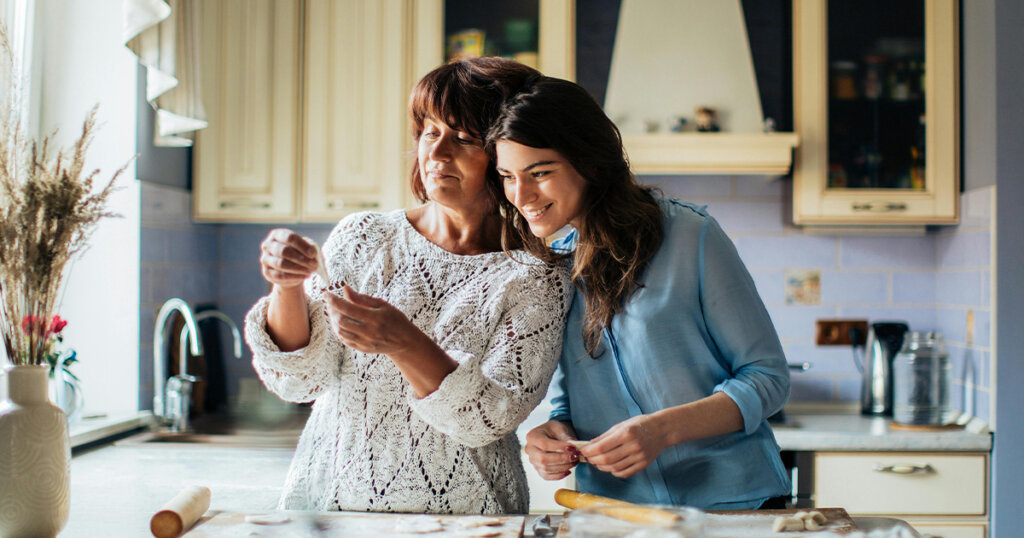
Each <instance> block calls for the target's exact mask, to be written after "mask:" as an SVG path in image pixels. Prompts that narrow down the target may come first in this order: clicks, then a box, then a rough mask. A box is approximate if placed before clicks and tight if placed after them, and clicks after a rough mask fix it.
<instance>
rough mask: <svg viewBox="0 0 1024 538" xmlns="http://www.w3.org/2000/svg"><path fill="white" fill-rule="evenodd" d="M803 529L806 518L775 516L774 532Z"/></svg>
mask: <svg viewBox="0 0 1024 538" xmlns="http://www.w3.org/2000/svg"><path fill="white" fill-rule="evenodd" d="M802 530H804V520H802V519H800V518H796V517H785V516H779V517H777V518H775V524H773V525H772V531H773V532H785V531H802Z"/></svg>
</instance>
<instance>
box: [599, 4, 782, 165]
mask: <svg viewBox="0 0 1024 538" xmlns="http://www.w3.org/2000/svg"><path fill="white" fill-rule="evenodd" d="M698 106H706V107H711V108H714V109H716V110H717V111H718V116H717V123H718V125H719V126H720V128H721V131H720V132H693V130H694V110H695V109H696V108H697V107H698ZM605 111H606V112H607V113H608V115H609V117H611V118H612V120H614V121H615V122H616V124H617V125H618V126H619V128H620V129H621V131H622V135H623V143H624V144H625V146H626V151H627V153H628V155H629V159H630V163H631V164H632V166H633V169H634V171H636V172H637V173H654V174H672V173H676V174H764V175H781V174H786V173H787V172H788V171H789V169H790V166H791V164H792V155H793V148H795V147H796V146H797V144H798V137H797V135H796V134H795V133H766V132H764V121H763V114H762V109H761V100H760V96H759V94H758V89H757V80H756V77H755V75H754V64H753V59H752V57H751V53H750V46H749V43H748V38H747V29H746V24H745V22H744V19H743V11H742V6H741V5H740V0H715V1H713V2H709V1H707V0H622V4H621V10H620V14H619V21H618V28H617V31H616V34H615V47H614V52H613V54H612V64H611V71H610V74H609V79H608V90H607V95H606V97H605ZM679 116H682V117H685V118H687V120H688V121H687V127H688V128H686V129H684V132H672V131H671V130H670V127H671V125H672V124H674V123H675V121H674V119H675V118H676V117H679ZM687 131H689V132H687Z"/></svg>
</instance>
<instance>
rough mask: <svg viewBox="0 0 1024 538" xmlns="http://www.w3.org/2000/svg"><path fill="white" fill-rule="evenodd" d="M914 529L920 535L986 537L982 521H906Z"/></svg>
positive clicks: (966, 537)
mask: <svg viewBox="0 0 1024 538" xmlns="http://www.w3.org/2000/svg"><path fill="white" fill-rule="evenodd" d="M907 523H910V526H912V527H914V530H916V531H917V532H919V533H921V534H922V535H925V534H930V535H932V536H941V537H942V538H988V525H985V524H984V523H946V522H942V523H936V522H921V523H919V522H917V521H908V522H907Z"/></svg>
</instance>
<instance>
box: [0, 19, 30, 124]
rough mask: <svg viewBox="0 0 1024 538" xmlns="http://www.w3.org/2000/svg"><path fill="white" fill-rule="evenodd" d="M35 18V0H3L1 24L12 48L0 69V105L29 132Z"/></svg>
mask: <svg viewBox="0 0 1024 538" xmlns="http://www.w3.org/2000/svg"><path fill="white" fill-rule="evenodd" d="M34 18H35V1H34V0H2V4H0V24H3V27H4V32H5V33H6V35H7V41H8V43H9V45H10V47H11V56H12V57H11V58H4V60H3V61H4V62H7V61H10V62H11V64H10V65H8V64H6V63H4V65H2V66H0V103H3V106H5V107H9V112H10V114H11V117H13V118H20V119H21V121H22V128H25V129H27V128H29V123H30V121H29V110H30V109H29V104H30V103H29V98H30V95H31V91H32V88H31V82H32V79H31V76H30V75H31V72H32V71H31V67H32V36H33V32H32V28H33V26H34V23H33V21H34Z"/></svg>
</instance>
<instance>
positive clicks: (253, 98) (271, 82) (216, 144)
mask: <svg viewBox="0 0 1024 538" xmlns="http://www.w3.org/2000/svg"><path fill="white" fill-rule="evenodd" d="M195 5H196V8H197V9H198V10H199V11H200V13H199V17H198V19H199V24H200V35H201V43H202V45H201V46H202V52H201V53H200V54H198V57H199V58H200V61H201V64H200V65H201V67H200V76H201V82H202V91H203V96H202V98H203V104H204V107H205V109H206V116H207V120H208V121H209V127H207V128H206V129H203V130H201V131H199V132H198V134H197V135H196V143H195V151H194V156H195V161H194V169H193V172H194V177H193V192H194V198H195V200H194V204H193V212H194V216H195V218H196V219H197V220H219V221H267V222H273V221H278V222H279V221H294V220H296V218H297V216H298V199H297V196H298V189H297V186H298V179H299V173H300V164H299V154H300V143H299V141H300V135H301V122H300V116H301V101H300V96H301V85H300V82H301V73H302V71H301V65H302V62H301V59H302V54H301V51H302V3H301V2H299V1H288V2H280V1H275V0H222V1H218V2H198V3H196V4H195Z"/></svg>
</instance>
